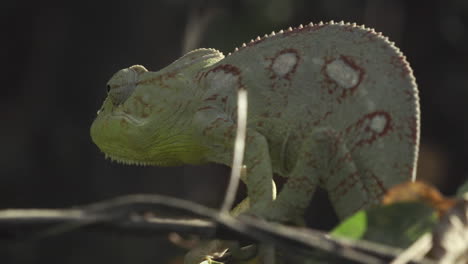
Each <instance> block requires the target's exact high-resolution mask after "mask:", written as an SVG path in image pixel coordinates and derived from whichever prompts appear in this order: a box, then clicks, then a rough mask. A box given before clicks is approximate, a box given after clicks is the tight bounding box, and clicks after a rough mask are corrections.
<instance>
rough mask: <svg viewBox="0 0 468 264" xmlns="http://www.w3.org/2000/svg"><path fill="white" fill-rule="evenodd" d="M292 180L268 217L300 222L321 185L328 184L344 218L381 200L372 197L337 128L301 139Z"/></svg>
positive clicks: (325, 129) (328, 189)
mask: <svg viewBox="0 0 468 264" xmlns="http://www.w3.org/2000/svg"><path fill="white" fill-rule="evenodd" d="M297 153H299V154H298V155H299V156H298V157H297V159H296V163H295V165H294V167H293V169H292V170H291V172H290V174H289V177H288V181H287V182H286V183H285V185H284V186H283V189H282V190H281V192H280V193H279V194H278V198H277V199H276V200H275V201H274V202H273V204H272V206H271V207H270V208H268V213H266V218H267V219H269V220H274V221H282V222H288V221H297V219H300V218H302V217H303V214H304V212H305V210H306V208H307V207H308V205H309V203H310V200H311V198H312V196H313V194H314V192H315V190H316V188H317V187H318V186H321V187H324V188H325V189H326V190H327V192H328V195H329V198H330V201H331V203H332V205H333V207H334V209H335V211H336V213H337V214H338V216H339V217H340V219H343V218H344V217H346V216H348V215H350V214H352V213H354V212H355V211H357V210H359V209H360V208H362V207H365V206H367V205H369V204H370V203H371V202H373V201H378V200H377V199H374V200H373V199H371V193H370V192H369V191H368V190H369V189H370V187H369V186H367V185H369V184H372V183H369V182H368V181H365V180H364V178H363V177H362V176H363V174H362V173H364V172H365V170H362V171H361V170H358V168H357V166H356V163H355V162H354V161H353V158H352V153H350V152H349V150H348V149H347V147H346V144H345V143H344V142H343V141H342V139H341V138H340V137H339V135H338V133H336V131H335V130H333V129H330V128H322V129H318V130H316V131H314V132H312V133H311V134H310V135H309V136H306V137H305V138H304V139H303V140H302V141H301V149H300V150H298V151H297Z"/></svg>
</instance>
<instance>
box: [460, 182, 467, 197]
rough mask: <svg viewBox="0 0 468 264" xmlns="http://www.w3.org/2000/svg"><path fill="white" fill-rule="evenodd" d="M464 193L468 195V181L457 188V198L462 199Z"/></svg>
mask: <svg viewBox="0 0 468 264" xmlns="http://www.w3.org/2000/svg"><path fill="white" fill-rule="evenodd" d="M466 193H468V181H466V182H465V183H463V185H462V186H460V187H459V188H458V190H457V197H460V198H462V197H463V196H464V195H465V194H466Z"/></svg>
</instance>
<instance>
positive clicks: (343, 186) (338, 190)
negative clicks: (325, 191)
mask: <svg viewBox="0 0 468 264" xmlns="http://www.w3.org/2000/svg"><path fill="white" fill-rule="evenodd" d="M359 180H360V175H359V172H357V171H355V172H353V173H351V174H350V175H349V176H346V177H344V178H343V179H342V180H341V181H340V182H339V183H338V184H337V185H336V186H335V187H334V188H333V189H332V190H329V192H330V193H331V194H333V196H335V197H336V199H337V200H338V199H339V198H341V197H343V196H344V195H346V193H347V192H348V191H349V190H350V189H351V188H353V186H354V185H356V183H358V182H359Z"/></svg>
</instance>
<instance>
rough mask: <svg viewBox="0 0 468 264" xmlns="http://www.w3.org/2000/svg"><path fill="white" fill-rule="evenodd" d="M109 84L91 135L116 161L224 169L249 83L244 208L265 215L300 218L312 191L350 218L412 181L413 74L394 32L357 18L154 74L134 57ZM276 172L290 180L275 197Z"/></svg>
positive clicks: (197, 57)
mask: <svg viewBox="0 0 468 264" xmlns="http://www.w3.org/2000/svg"><path fill="white" fill-rule="evenodd" d="M107 89H108V92H107V98H106V99H105V100H104V102H103V105H102V107H101V108H100V110H99V111H98V113H97V117H96V119H95V120H94V122H93V123H92V125H91V129H90V130H91V131H90V132H91V138H92V140H93V142H94V143H95V144H96V145H97V146H98V147H99V148H100V150H101V151H102V152H104V153H105V155H106V157H108V158H110V159H111V160H114V161H117V162H120V163H124V164H137V165H154V166H176V165H182V164H203V163H208V162H213V163H220V164H225V165H228V166H229V165H230V164H231V162H232V156H233V144H234V143H233V141H234V137H235V132H236V129H237V126H236V118H237V92H238V90H239V89H245V90H246V91H247V94H248V112H247V118H248V119H247V131H246V132H247V136H246V149H245V154H244V164H245V166H246V174H245V176H244V177H242V181H244V182H245V184H246V186H247V195H248V199H249V209H248V210H247V211H248V212H250V213H252V214H254V215H256V216H259V217H262V218H265V219H267V220H272V221H278V222H288V221H291V220H292V219H296V218H297V217H301V216H302V215H303V213H304V211H305V209H306V207H307V206H308V204H309V202H310V200H311V198H312V197H313V195H314V192H315V191H316V189H317V188H323V189H324V190H326V192H327V193H328V196H329V200H330V202H331V204H332V205H333V208H334V210H335V211H336V213H337V215H338V217H339V218H340V219H343V218H345V217H347V216H349V215H350V214H352V213H354V212H356V211H358V210H360V209H364V208H368V207H370V206H372V205H374V204H376V203H378V202H379V201H380V199H381V197H382V195H383V194H384V193H385V192H386V190H387V189H388V188H389V187H391V186H393V185H395V184H397V183H400V182H403V181H407V180H414V179H415V175H416V162H417V157H418V147H419V134H420V110H419V99H418V90H417V85H416V82H415V78H414V76H413V71H412V69H411V68H410V66H409V63H408V62H407V60H406V57H405V56H404V55H403V54H402V53H401V51H400V50H399V49H398V48H397V47H395V45H394V43H393V42H390V41H389V40H388V38H387V37H385V36H383V35H382V34H381V33H378V32H375V31H374V30H373V29H370V28H366V27H364V26H358V25H356V24H355V23H353V24H351V23H344V22H339V23H335V22H333V21H331V22H328V23H318V24H312V23H310V24H308V25H306V26H302V25H300V26H298V27H296V28H291V27H290V28H288V29H287V30H281V31H279V32H272V33H271V34H269V35H265V36H264V37H257V38H256V39H254V40H252V41H251V42H250V43H247V44H245V43H244V44H243V45H242V46H241V47H239V48H236V49H235V50H234V51H233V52H232V53H230V54H228V55H227V56H224V55H223V53H221V52H220V51H217V50H215V49H196V50H193V51H191V52H188V53H187V54H185V55H184V56H182V57H181V58H179V59H178V60H176V61H174V62H173V63H171V64H170V65H168V66H167V67H165V68H163V69H161V70H159V71H148V70H147V69H146V68H145V67H144V66H141V65H134V66H131V67H129V68H125V69H122V70H119V71H118V72H116V73H115V74H114V75H113V76H112V78H111V79H110V80H109V82H108V83H107ZM273 174H277V175H279V176H283V177H285V178H286V179H287V180H286V182H285V184H284V185H283V187H282V189H281V190H280V191H279V192H278V195H277V196H275V195H276V194H275V186H274V182H273V178H272V177H273Z"/></svg>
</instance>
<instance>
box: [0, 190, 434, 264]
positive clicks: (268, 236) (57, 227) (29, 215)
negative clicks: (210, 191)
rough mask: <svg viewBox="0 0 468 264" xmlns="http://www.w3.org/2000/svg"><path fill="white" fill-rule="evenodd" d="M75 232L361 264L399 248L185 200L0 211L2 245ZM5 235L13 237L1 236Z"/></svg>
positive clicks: (128, 199)
mask: <svg viewBox="0 0 468 264" xmlns="http://www.w3.org/2000/svg"><path fill="white" fill-rule="evenodd" d="M200 219H205V220H200ZM75 229H80V230H81V229H85V230H88V231H93V232H96V231H105V232H106V231H111V232H115V231H123V232H135V233H137V234H141V235H147V234H154V233H169V232H178V233H185V234H200V235H202V236H204V237H205V238H214V237H216V238H220V239H225V240H238V241H247V242H248V241H250V243H252V242H253V241H259V242H260V243H261V244H270V245H274V246H275V247H276V248H282V249H286V250H289V251H291V252H311V253H313V252H316V251H317V250H320V251H323V252H324V253H325V252H328V254H329V255H332V256H336V257H340V258H344V259H348V260H354V261H358V262H360V263H388V262H389V261H390V260H392V259H394V258H395V257H396V256H397V255H398V254H399V253H401V250H400V249H395V248H391V247H388V246H383V245H379V244H376V243H371V242H367V241H351V240H344V239H337V238H333V237H329V236H328V235H326V234H325V233H323V232H320V231H316V230H311V229H305V228H295V227H288V226H284V225H281V224H275V223H270V222H266V221H264V220H261V219H254V218H249V217H245V216H244V217H242V216H241V217H239V218H234V217H232V216H230V215H229V214H224V213H223V214H220V213H218V212H217V211H216V210H213V209H209V208H206V207H203V206H201V205H198V204H195V203H192V202H189V201H185V200H180V199H176V198H171V197H165V196H160V195H129V196H123V197H118V198H115V199H111V200H107V201H103V202H99V203H94V204H90V205H85V206H80V207H74V208H69V209H7V210H0V234H2V235H1V236H0V239H3V240H10V241H18V240H22V241H24V240H25V239H30V238H35V239H38V238H43V237H44V236H57V235H60V234H61V233H64V232H70V231H72V230H75ZM141 231H143V232H141ZM5 234H10V235H11V236H9V237H5ZM411 263H430V262H428V261H427V260H421V261H412V262H411Z"/></svg>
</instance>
